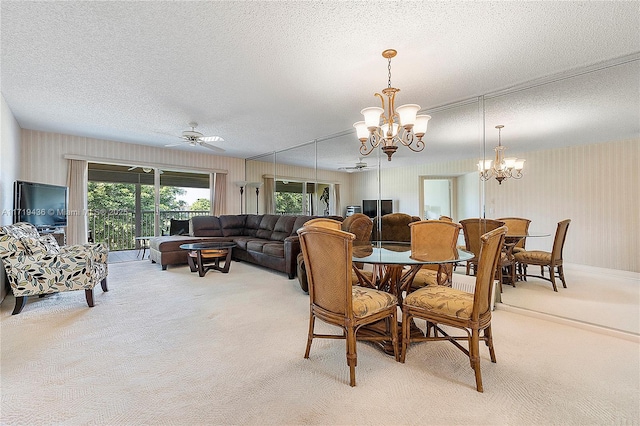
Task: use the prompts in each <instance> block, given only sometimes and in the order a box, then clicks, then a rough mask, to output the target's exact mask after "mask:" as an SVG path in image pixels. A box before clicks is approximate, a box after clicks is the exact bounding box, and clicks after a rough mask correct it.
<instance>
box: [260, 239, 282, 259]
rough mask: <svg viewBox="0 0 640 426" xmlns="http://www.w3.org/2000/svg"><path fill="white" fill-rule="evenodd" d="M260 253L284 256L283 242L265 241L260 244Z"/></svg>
mask: <svg viewBox="0 0 640 426" xmlns="http://www.w3.org/2000/svg"><path fill="white" fill-rule="evenodd" d="M262 253H263V254H266V255H269V256H274V257H284V243H274V242H271V243H267V244H265V245H264V246H262Z"/></svg>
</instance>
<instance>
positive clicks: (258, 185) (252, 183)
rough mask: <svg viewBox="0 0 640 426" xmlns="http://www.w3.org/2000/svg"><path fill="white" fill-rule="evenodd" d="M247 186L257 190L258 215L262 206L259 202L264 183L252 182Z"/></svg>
mask: <svg viewBox="0 0 640 426" xmlns="http://www.w3.org/2000/svg"><path fill="white" fill-rule="evenodd" d="M247 186H250V187H252V188H256V214H258V207H259V205H260V203H259V200H260V197H259V196H260V187H261V186H262V182H251V183H249V184H248V185H247Z"/></svg>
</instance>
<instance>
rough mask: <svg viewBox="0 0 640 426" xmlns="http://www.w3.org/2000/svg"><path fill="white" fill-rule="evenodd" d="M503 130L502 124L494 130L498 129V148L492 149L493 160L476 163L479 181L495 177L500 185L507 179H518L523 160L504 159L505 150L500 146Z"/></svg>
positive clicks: (520, 174) (520, 175)
mask: <svg viewBox="0 0 640 426" xmlns="http://www.w3.org/2000/svg"><path fill="white" fill-rule="evenodd" d="M503 128H504V126H503V125H502V124H499V125H497V126H496V129H498V146H496V147H495V148H494V150H495V152H496V156H495V159H494V160H480V161H478V172H480V179H482V180H489V179H491V178H492V177H495V178H496V180H497V181H498V184H500V185H502V181H503V180H505V179H508V178H513V179H520V178H521V177H522V169H523V168H524V162H525V160H523V159H519V158H515V157H508V158H504V150H505V149H506V148H505V147H504V146H502V139H501V133H502V129H503Z"/></svg>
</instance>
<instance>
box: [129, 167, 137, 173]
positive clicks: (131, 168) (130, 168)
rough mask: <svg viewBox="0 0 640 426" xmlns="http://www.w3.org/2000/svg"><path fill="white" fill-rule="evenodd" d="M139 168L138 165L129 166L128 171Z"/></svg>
mask: <svg viewBox="0 0 640 426" xmlns="http://www.w3.org/2000/svg"><path fill="white" fill-rule="evenodd" d="M137 168H138V166H133V167H129V168H128V169H127V171H128V172H130V171H131V170H134V169H137Z"/></svg>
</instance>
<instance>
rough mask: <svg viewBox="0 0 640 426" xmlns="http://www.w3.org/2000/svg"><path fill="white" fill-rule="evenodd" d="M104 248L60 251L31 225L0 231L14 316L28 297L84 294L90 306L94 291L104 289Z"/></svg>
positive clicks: (64, 248)
mask: <svg viewBox="0 0 640 426" xmlns="http://www.w3.org/2000/svg"><path fill="white" fill-rule="evenodd" d="M108 255H109V249H108V248H107V246H106V245H104V244H78V245H71V246H62V247H59V246H58V243H57V242H56V240H55V238H53V236H52V235H44V236H40V234H39V233H38V231H37V230H36V228H35V227H34V226H33V225H31V224H30V223H25V222H20V223H16V224H13V225H5V226H2V227H0V258H1V259H2V263H3V265H4V268H5V270H6V272H7V278H8V280H9V284H10V285H11V290H12V291H13V295H14V296H15V298H16V305H15V308H14V310H13V315H16V314H19V313H20V312H21V311H22V308H24V306H25V304H26V302H27V296H31V295H36V294H37V295H40V297H43V296H44V295H45V294H49V293H58V292H62V291H70V290H84V291H85V298H86V300H87V304H88V305H89V307H92V306H93V287H94V286H95V285H96V284H98V283H100V284H101V287H102V290H103V291H108V288H107V274H108V270H107V258H108Z"/></svg>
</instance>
